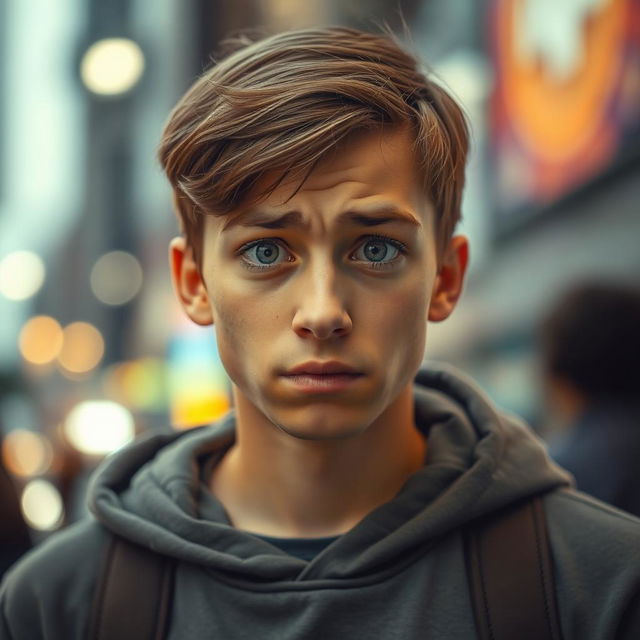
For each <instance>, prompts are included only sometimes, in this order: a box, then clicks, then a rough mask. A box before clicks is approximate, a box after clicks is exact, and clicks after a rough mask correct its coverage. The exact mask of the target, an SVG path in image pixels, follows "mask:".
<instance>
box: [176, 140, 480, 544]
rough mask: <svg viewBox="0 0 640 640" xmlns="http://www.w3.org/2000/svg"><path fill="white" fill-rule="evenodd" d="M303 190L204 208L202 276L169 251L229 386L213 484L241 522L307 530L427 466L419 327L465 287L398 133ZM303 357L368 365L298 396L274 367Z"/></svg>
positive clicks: (328, 527) (462, 254) (458, 248)
mask: <svg viewBox="0 0 640 640" xmlns="http://www.w3.org/2000/svg"><path fill="white" fill-rule="evenodd" d="M269 177H271V176H268V178H269ZM298 186H299V185H298V184H296V183H295V182H292V181H288V182H285V183H283V184H282V185H281V186H280V187H279V188H278V189H277V190H276V191H275V192H274V193H273V194H271V195H270V196H269V197H268V198H267V199H266V200H263V201H261V202H257V203H255V202H254V203H252V202H251V199H249V200H248V204H246V205H245V206H242V207H240V208H239V209H238V210H237V211H234V212H233V213H232V214H231V215H230V216H226V217H213V216H210V217H208V218H207V220H206V224H205V231H204V242H203V263H202V269H201V271H200V270H199V269H198V267H197V265H196V264H195V262H194V260H193V256H192V252H191V249H190V248H189V247H187V246H186V245H185V242H184V239H182V238H176V239H175V240H174V241H173V242H172V245H171V250H170V259H171V266H172V273H173V279H174V286H175V288H176V291H177V293H178V295H179V297H180V300H181V302H182V304H183V307H184V308H185V310H186V312H187V313H188V315H189V316H190V317H191V319H192V320H194V321H195V322H196V323H198V324H201V325H208V324H213V325H214V326H215V330H216V334H217V340H218V348H219V352H220V355H221V358H222V361H223V364H224V366H225V368H226V370H227V372H228V374H229V376H230V377H231V380H232V382H233V389H234V400H235V406H236V414H237V441H236V444H235V445H234V446H233V447H232V448H231V449H230V451H229V452H228V453H227V455H226V456H225V457H224V458H223V460H222V461H221V463H220V464H219V465H218V466H217V468H216V470H215V472H214V475H213V478H212V480H211V487H212V490H213V491H214V492H215V493H216V495H217V496H218V497H219V498H220V500H221V501H222V503H223V504H224V505H225V508H226V509H227V512H228V514H229V516H230V518H231V520H232V522H233V523H234V525H235V526H237V527H239V528H244V529H247V530H250V531H254V532H257V533H263V534H266V535H280V536H307V537H309V536H319V535H333V534H338V533H342V532H344V531H346V530H348V529H349V528H351V527H352V526H353V525H355V524H356V523H357V522H358V521H359V520H360V519H361V518H362V517H364V515H366V514H367V513H368V512H369V511H371V510H372V509H373V508H375V507H376V506H378V505H379V504H382V503H383V502H385V501H387V500H389V499H391V498H392V497H393V495H394V494H395V493H397V491H398V490H399V489H400V488H401V486H402V484H403V483H404V482H405V481H406V479H407V478H408V476H409V475H410V474H411V473H413V472H414V471H416V470H417V469H418V468H419V467H420V466H422V464H423V461H424V453H425V446H426V444H425V442H424V441H423V439H422V437H421V436H420V435H419V433H418V431H417V430H416V428H415V425H414V416H413V401H412V393H411V387H412V380H413V377H414V375H415V372H416V371H417V369H418V367H419V366H420V364H421V362H422V359H423V354H424V348H425V339H426V326H427V321H428V320H430V321H435V322H438V321H441V320H444V319H445V318H446V317H447V316H448V315H449V314H450V313H451V311H452V310H453V308H454V306H455V304H456V302H457V299H458V297H459V295H460V292H461V288H462V282H463V278H464V272H465V268H466V264H467V256H468V249H467V241H466V239H465V238H464V237H462V236H456V237H454V238H453V239H452V240H451V241H450V243H449V245H448V247H447V248H446V250H445V251H444V253H443V255H442V256H437V255H436V244H435V233H434V231H435V228H434V212H433V210H432V207H431V204H430V202H429V200H428V199H427V198H426V196H425V195H424V193H423V191H422V190H421V188H420V186H419V181H418V178H417V175H416V170H415V161H414V158H413V156H412V153H411V136H410V133H409V132H408V131H406V130H403V129H396V130H387V131H373V132H372V131H369V132H366V133H361V134H358V135H354V136H352V137H351V138H350V139H349V140H348V141H347V142H346V143H343V145H341V147H340V148H339V149H337V150H336V151H335V152H334V153H332V154H331V155H330V156H328V157H326V158H325V159H324V160H323V161H322V162H321V163H320V164H319V165H318V166H317V168H316V169H315V170H314V171H313V172H312V174H311V175H310V176H309V178H308V179H307V180H306V181H305V183H304V184H303V185H302V187H301V188H300V189H299V190H298V191H297V192H296V193H295V195H293V197H291V194H292V193H293V192H294V191H295V189H296V187H298ZM285 214H289V215H286V216H285ZM283 216H285V217H284V218H283ZM395 216H402V218H403V219H404V221H399V220H398V219H396V218H395ZM274 220H275V221H277V222H274ZM374 223H375V224H374ZM265 225H270V226H271V227H274V226H276V227H277V228H265ZM381 236H383V237H381ZM389 239H390V241H389ZM256 241H261V244H258V245H255V244H253V245H251V244H249V245H248V243H255V242H256ZM265 262H268V263H270V264H268V266H266V267H265V266H264V263H265ZM309 361H316V362H327V361H339V362H340V363H343V364H346V365H349V366H351V367H352V368H354V369H355V370H357V371H358V372H359V373H360V374H361V375H360V376H359V377H358V378H357V379H355V380H353V381H352V382H350V383H349V384H348V385H347V386H346V388H344V389H339V390H336V391H332V392H330V393H326V392H314V391H312V392H309V391H305V390H302V389H301V388H300V387H299V386H298V385H297V384H296V383H295V382H294V381H292V380H291V378H288V377H286V376H284V375H283V374H284V373H285V372H286V371H288V370H289V369H291V368H292V367H294V366H297V365H300V364H302V363H306V362H309Z"/></svg>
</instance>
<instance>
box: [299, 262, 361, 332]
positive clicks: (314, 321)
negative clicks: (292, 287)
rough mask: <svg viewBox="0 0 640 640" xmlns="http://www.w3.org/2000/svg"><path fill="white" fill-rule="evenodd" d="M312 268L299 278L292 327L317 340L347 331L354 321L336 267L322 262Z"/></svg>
mask: <svg viewBox="0 0 640 640" xmlns="http://www.w3.org/2000/svg"><path fill="white" fill-rule="evenodd" d="M309 271H310V272H309V273H308V274H306V275H307V277H306V278H305V277H302V278H301V280H300V282H299V292H300V293H299V296H297V297H298V304H297V308H296V311H295V314H294V316H293V322H292V328H293V330H294V331H295V332H296V334H298V335H299V336H300V337H303V338H307V337H314V338H316V339H317V340H327V339H329V338H335V337H339V336H345V335H348V334H349V333H350V332H351V329H352V328H353V322H352V320H351V316H350V314H349V313H348V312H347V309H346V307H345V299H344V298H345V296H344V294H343V293H342V292H341V291H339V283H338V277H337V274H336V270H335V269H334V268H333V267H331V266H327V265H319V266H318V267H317V268H315V269H313V270H312V269H309Z"/></svg>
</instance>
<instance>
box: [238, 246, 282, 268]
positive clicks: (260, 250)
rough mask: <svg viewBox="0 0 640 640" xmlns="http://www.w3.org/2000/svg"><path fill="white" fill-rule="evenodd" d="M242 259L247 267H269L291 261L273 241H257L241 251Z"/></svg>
mask: <svg viewBox="0 0 640 640" xmlns="http://www.w3.org/2000/svg"><path fill="white" fill-rule="evenodd" d="M242 259H243V260H244V261H245V262H246V263H247V266H249V267H255V268H258V269H260V268H265V267H271V266H274V265H277V264H280V263H282V262H286V261H288V260H290V259H291V257H290V256H289V254H288V253H287V252H286V251H285V250H284V248H283V247H281V246H280V245H279V244H278V243H277V242H275V241H273V240H257V241H256V242H252V243H251V244H249V245H248V246H246V247H245V248H244V249H243V250H242Z"/></svg>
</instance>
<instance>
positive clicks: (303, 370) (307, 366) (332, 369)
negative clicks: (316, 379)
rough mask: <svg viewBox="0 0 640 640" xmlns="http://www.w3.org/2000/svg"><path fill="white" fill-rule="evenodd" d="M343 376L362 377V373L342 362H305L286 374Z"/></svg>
mask: <svg viewBox="0 0 640 640" xmlns="http://www.w3.org/2000/svg"><path fill="white" fill-rule="evenodd" d="M341 374H344V375H353V376H356V375H362V372H361V371H358V370H357V369H354V368H353V367H350V366H349V365H347V364H343V363H342V362H337V361H335V360H331V361H329V362H305V363H303V364H299V365H298V366H296V367H293V368H292V369H289V370H287V371H286V372H285V373H284V375H285V376H300V375H311V376H332V375H341Z"/></svg>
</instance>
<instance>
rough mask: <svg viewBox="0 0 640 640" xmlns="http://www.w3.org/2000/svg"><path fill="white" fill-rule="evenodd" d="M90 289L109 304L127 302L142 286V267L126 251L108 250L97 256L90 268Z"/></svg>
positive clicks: (99, 298)
mask: <svg viewBox="0 0 640 640" xmlns="http://www.w3.org/2000/svg"><path fill="white" fill-rule="evenodd" d="M90 282H91V290H92V291H93V293H94V294H95V296H96V298H98V300H100V301H101V302H104V303H105V304H109V305H114V306H115V305H121V304H126V303H127V302H129V301H130V300H131V299H132V298H133V297H135V295H136V294H137V293H138V292H139V291H140V287H141V286H142V267H141V266H140V263H139V262H138V260H137V259H136V258H135V257H134V256H132V255H131V254H130V253H127V252H126V251H110V252H109V253H105V254H104V255H103V256H101V257H100V258H98V260H97V261H96V263H95V264H94V265H93V269H91V276H90Z"/></svg>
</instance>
